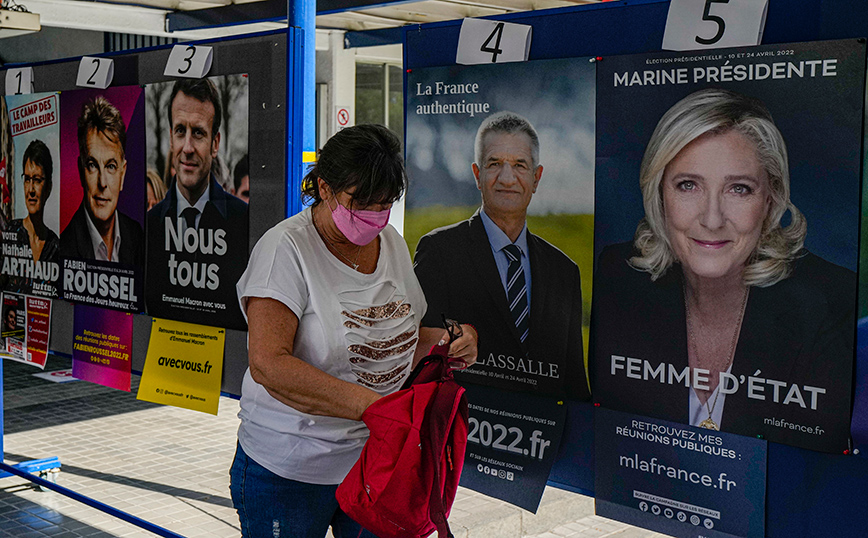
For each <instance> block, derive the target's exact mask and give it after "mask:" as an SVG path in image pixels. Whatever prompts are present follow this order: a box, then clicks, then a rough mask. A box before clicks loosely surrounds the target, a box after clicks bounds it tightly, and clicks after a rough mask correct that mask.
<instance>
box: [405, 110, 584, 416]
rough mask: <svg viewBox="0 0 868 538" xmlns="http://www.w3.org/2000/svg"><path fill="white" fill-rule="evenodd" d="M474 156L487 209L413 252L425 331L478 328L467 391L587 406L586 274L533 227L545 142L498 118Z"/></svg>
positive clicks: (521, 122) (515, 119) (511, 119)
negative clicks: (477, 388)
mask: <svg viewBox="0 0 868 538" xmlns="http://www.w3.org/2000/svg"><path fill="white" fill-rule="evenodd" d="M474 149H475V151H474V161H475V162H474V163H473V164H472V165H471V167H470V168H471V171H472V173H473V177H474V179H475V182H476V188H477V189H478V190H479V192H480V194H481V199H482V204H481V207H480V208H479V209H478V210H477V211H476V213H475V214H474V215H473V216H472V217H470V218H469V219H467V220H464V221H461V222H458V223H456V224H453V225H450V226H446V227H443V228H438V229H436V230H433V231H431V232H429V233H428V234H426V235H425V236H423V237H422V238H421V239H420V240H419V243H418V246H417V248H416V255H415V269H416V275H417V276H418V278H419V282H420V283H421V285H422V289H423V290H424V292H425V297H426V299H427V301H428V311H427V314H426V316H425V319H424V320H423V324H426V323H427V324H432V323H434V324H435V325H436V324H437V323H440V318H441V315H442V316H446V317H448V318H455V319H462V320H467V321H468V322H469V323H471V324H473V325H474V326H475V327H476V329H477V332H478V333H479V358H478V361H477V364H475V365H473V366H472V367H470V368H468V369H467V370H465V371H463V372H462V373H460V374H458V375H459V378H460V380H461V381H462V382H464V381H466V382H472V383H480V384H485V385H490V386H495V387H498V388H504V389H509V390H521V391H530V392H536V393H541V394H553V395H559V396H562V395H565V396H569V397H573V398H578V399H587V398H588V397H589V395H590V394H589V389H588V383H587V376H586V372H585V366H584V353H583V346H582V292H581V281H580V275H579V268H578V266H577V265H576V264H575V263H574V262H573V261H572V260H571V259H570V258H568V257H567V256H566V255H565V254H564V253H563V252H561V251H560V250H558V249H557V248H556V247H554V246H553V245H551V244H550V243H548V242H547V241H545V240H543V239H542V238H540V237H538V236H536V235H534V234H533V233H531V232H530V231H529V230H528V228H527V222H526V219H527V208H528V205H529V204H530V202H531V199H532V197H533V195H534V193H535V192H536V191H537V189H538V188H540V185H541V180H542V177H543V166H542V164H540V162H539V136H538V135H537V132H536V130H535V129H534V127H533V125H531V124H530V122H529V121H528V120H526V119H525V118H523V117H522V116H519V115H518V114H515V113H512V112H499V113H496V114H493V115H491V116H489V117H487V118H486V119H485V120H483V122H482V124H481V125H480V126H479V128H478V130H477V133H476V140H475V148H474Z"/></svg>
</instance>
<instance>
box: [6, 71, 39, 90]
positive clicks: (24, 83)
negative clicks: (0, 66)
mask: <svg viewBox="0 0 868 538" xmlns="http://www.w3.org/2000/svg"><path fill="white" fill-rule="evenodd" d="M27 93H33V68H32V67H16V68H12V69H10V70H8V71H6V95H19V94H27Z"/></svg>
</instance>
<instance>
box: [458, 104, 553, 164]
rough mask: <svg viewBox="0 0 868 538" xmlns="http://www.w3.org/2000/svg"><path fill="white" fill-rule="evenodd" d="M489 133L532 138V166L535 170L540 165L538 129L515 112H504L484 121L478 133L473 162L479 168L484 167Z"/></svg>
mask: <svg viewBox="0 0 868 538" xmlns="http://www.w3.org/2000/svg"><path fill="white" fill-rule="evenodd" d="M488 133H505V134H515V133H524V134H526V135H527V136H528V137H529V138H530V144H531V158H532V159H533V163H531V164H532V165H533V167H534V168H536V166H537V165H538V164H539V135H538V134H537V133H536V129H534V128H533V125H531V123H530V122H529V121H527V119H526V118H524V117H522V116H519V115H518V114H516V113H515V112H508V111H503V112H497V113H495V114H492V115H491V116H488V117H487V118H485V119H484V120H483V121H482V125H480V126H479V129H477V131H476V142H475V144H474V146H473V149H474V154H473V162H475V163H476V164H477V166H481V165H482V162H481V161H482V153H483V150H484V149H485V148H484V147H483V142H484V141H485V136H486V135H487V134H488Z"/></svg>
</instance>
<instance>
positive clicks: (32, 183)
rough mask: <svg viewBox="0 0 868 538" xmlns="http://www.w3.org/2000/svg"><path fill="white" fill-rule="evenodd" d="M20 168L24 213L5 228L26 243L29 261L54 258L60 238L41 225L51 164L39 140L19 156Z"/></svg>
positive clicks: (48, 155) (50, 174)
mask: <svg viewBox="0 0 868 538" xmlns="http://www.w3.org/2000/svg"><path fill="white" fill-rule="evenodd" d="M21 164H22V166H23V168H24V173H23V175H22V179H23V185H22V192H23V193H24V205H25V206H26V207H27V216H26V217H24V218H23V219H15V220H13V221H12V222H11V223H10V224H9V228H8V230H7V231H9V232H13V233H16V234H17V235H18V243H20V244H23V245H28V246H29V247H30V251H31V252H32V254H33V261H43V262H51V261H56V260H57V254H58V250H59V247H60V239H59V238H58V237H57V234H56V233H54V232H53V231H52V230H50V229H49V228H48V226H46V225H45V220H44V216H45V202H46V200H48V197H49V196H51V186H52V179H51V176H52V173H53V171H54V165H53V164H52V159H51V152H50V151H49V150H48V146H46V145H45V143H44V142H42V141H41V140H34V141H32V142H30V144H28V146H27V149H25V150H24V156H23V157H22V159H21Z"/></svg>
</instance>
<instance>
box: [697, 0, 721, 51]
mask: <svg viewBox="0 0 868 538" xmlns="http://www.w3.org/2000/svg"><path fill="white" fill-rule="evenodd" d="M715 3H717V4H728V3H729V0H705V11H704V12H703V13H702V20H704V21H711V22H715V23H717V33H716V34H714V37H712V38H711V39H705V38H704V37H699V36H696V37H695V39H696V42H697V43H699V44H700V45H714V44H715V43H717V42H718V41H720V38H722V37H723V33H724V32H725V31H726V21H724V20H723V18H721V17H718V16H717V15H712V14H711V13H709V12H710V11H711V4H715Z"/></svg>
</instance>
